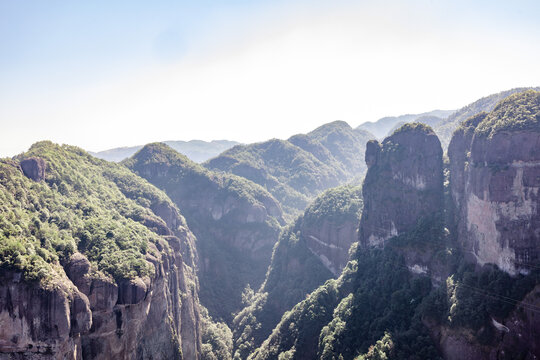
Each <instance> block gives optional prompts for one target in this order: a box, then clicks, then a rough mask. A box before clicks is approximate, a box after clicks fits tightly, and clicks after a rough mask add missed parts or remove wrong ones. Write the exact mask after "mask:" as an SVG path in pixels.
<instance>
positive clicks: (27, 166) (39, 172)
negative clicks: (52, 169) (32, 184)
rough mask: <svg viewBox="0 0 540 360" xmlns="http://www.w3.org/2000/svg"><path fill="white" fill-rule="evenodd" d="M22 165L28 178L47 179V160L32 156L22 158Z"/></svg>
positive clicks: (35, 179)
mask: <svg viewBox="0 0 540 360" xmlns="http://www.w3.org/2000/svg"><path fill="white" fill-rule="evenodd" d="M20 165H21V168H22V171H23V173H24V175H25V176H26V177H27V178H29V179H32V180H34V181H41V180H43V179H45V169H46V167H47V164H46V163H45V160H43V159H40V158H38V157H30V158H28V159H25V160H22V161H21V163H20Z"/></svg>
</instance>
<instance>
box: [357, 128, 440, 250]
mask: <svg viewBox="0 0 540 360" xmlns="http://www.w3.org/2000/svg"><path fill="white" fill-rule="evenodd" d="M365 158H366V163H367V165H368V172H367V174H366V178H365V180H364V184H363V199H364V210H363V213H362V218H361V221H360V230H359V239H360V243H361V244H362V245H363V246H376V247H381V246H384V242H385V241H386V240H387V239H389V238H391V237H393V236H397V235H399V234H402V233H404V232H407V231H410V230H412V229H413V228H414V227H415V226H416V225H417V224H418V221H419V220H421V219H424V218H429V217H432V216H435V215H436V214H438V213H440V212H441V209H443V170H442V169H443V165H442V149H441V144H440V142H439V139H438V138H437V136H436V135H435V133H434V132H433V131H432V130H431V128H429V127H427V126H426V125H422V124H406V125H404V126H402V127H401V128H400V129H398V130H396V132H394V134H393V135H392V136H389V137H387V138H386V139H385V140H384V141H383V142H382V143H380V144H379V143H378V142H377V141H370V142H368V143H367V147H366V156H365Z"/></svg>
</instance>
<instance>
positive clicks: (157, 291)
mask: <svg viewBox="0 0 540 360" xmlns="http://www.w3.org/2000/svg"><path fill="white" fill-rule="evenodd" d="M161 245H162V246H164V247H165V246H166V244H165V243H163V244H161ZM169 248H170V249H171V251H168V252H166V251H162V252H158V251H157V248H155V247H154V249H153V250H155V253H158V254H160V255H159V257H158V258H154V257H152V256H150V255H149V256H148V258H147V260H148V261H150V262H151V263H153V264H154V266H155V270H156V271H155V273H156V276H155V277H154V278H152V279H150V278H145V279H140V278H138V279H136V280H132V281H123V282H121V283H120V284H117V283H116V282H115V281H114V280H112V279H110V278H106V277H103V276H97V275H96V274H95V272H94V271H93V269H92V267H91V265H90V262H89V261H88V260H87V259H86V257H85V256H84V255H82V254H80V253H75V254H74V255H73V256H72V257H71V259H70V261H69V262H68V263H67V264H66V266H65V270H66V272H67V275H68V276H69V278H68V277H65V278H62V279H58V280H55V282H54V283H53V284H52V285H51V286H50V289H49V288H48V287H44V286H43V285H40V284H39V283H35V284H28V283H26V282H23V281H21V274H20V273H12V272H9V273H6V274H3V275H2V277H1V279H0V309H1V310H0V323H1V324H2V326H1V327H0V353H5V354H0V359H4V358H5V359H11V358H12V357H11V356H12V355H10V354H13V353H18V354H21V355H23V358H25V359H26V358H28V359H33V358H36V359H37V358H39V359H81V358H82V359H152V358H153V359H156V358H159V359H170V358H180V357H181V354H183V356H184V358H186V359H198V356H199V353H200V350H201V349H200V347H201V338H200V329H199V323H200V319H199V318H200V315H199V310H198V303H197V293H196V290H197V289H196V285H195V284H196V278H195V277H194V274H193V271H192V270H191V268H189V267H187V266H186V264H184V263H183V261H182V257H181V256H178V255H175V251H173V250H172V249H175V250H176V251H178V254H179V252H180V241H179V239H178V238H176V237H170V239H169ZM70 280H71V281H70ZM175 334H179V336H178V337H177V336H176V335H175Z"/></svg>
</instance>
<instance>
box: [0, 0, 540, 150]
mask: <svg viewBox="0 0 540 360" xmlns="http://www.w3.org/2000/svg"><path fill="white" fill-rule="evenodd" d="M539 3H540V2H538V1H519V0H516V1H505V2H502V1H501V2H497V1H436V0H433V1H427V0H415V1H339V0H338V1H331V2H330V1H294V0H293V1H193V2H182V1H180V2H178V1H152V2H148V1H41V0H39V1H12V0H0V125H1V129H2V130H1V131H0V156H7V155H9V156H11V155H14V154H16V153H18V152H21V151H23V150H25V149H26V148H28V146H29V145H31V144H32V143H33V142H35V141H37V140H41V139H51V140H53V141H56V142H61V143H69V144H74V145H79V146H81V147H84V148H86V149H89V150H102V149H106V148H111V147H116V146H123V145H134V144H142V143H146V142H150V141H159V140H170V139H173V140H189V139H195V138H198V139H204V140H210V139H221V138H227V139H232V140H237V141H243V142H251V141H261V140H265V139H267V138H270V137H281V138H285V137H288V136H290V135H292V134H294V133H297V132H305V131H309V130H310V129H312V128H315V127H316V126H318V125H320V124H322V123H325V122H329V121H333V120H336V119H341V120H345V121H347V122H349V124H351V125H352V126H357V125H359V124H360V123H362V122H364V121H373V120H376V119H377V118H379V117H382V116H385V115H399V114H403V113H411V112H422V111H428V110H432V109H435V108H443V109H451V108H457V107H460V106H463V105H466V104H467V103H469V102H471V101H474V100H476V99H477V98H479V97H482V96H485V95H488V94H490V93H493V92H498V91H501V90H505V89H508V88H512V87H517V86H538V85H540V65H539V64H540V45H539V44H540V20H539V19H540V5H539Z"/></svg>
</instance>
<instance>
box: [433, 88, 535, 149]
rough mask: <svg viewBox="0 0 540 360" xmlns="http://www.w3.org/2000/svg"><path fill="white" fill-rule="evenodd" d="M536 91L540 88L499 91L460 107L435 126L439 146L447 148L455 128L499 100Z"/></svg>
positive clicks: (490, 107)
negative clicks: (520, 93) (439, 141)
mask: <svg viewBox="0 0 540 360" xmlns="http://www.w3.org/2000/svg"><path fill="white" fill-rule="evenodd" d="M531 89H532V90H536V91H539V90H540V87H534V88H533V87H521V88H514V89H511V90H506V91H501V92H500V93H497V94H491V95H489V96H486V97H483V98H481V99H479V100H476V101H475V102H473V103H472V104H469V105H467V106H464V107H462V108H461V109H459V110H456V111H455V112H454V113H453V114H451V115H450V116H448V118H447V119H445V120H444V121H442V122H440V123H439V124H438V125H436V126H435V127H434V128H433V129H434V130H435V133H436V134H437V136H438V137H439V139H440V140H441V144H442V146H443V149H447V148H448V144H449V143H450V138H451V137H452V134H453V132H454V130H456V129H457V127H458V126H459V125H460V124H461V123H463V122H464V121H465V120H467V119H468V118H470V117H471V116H474V115H476V114H479V113H481V112H482V111H486V112H490V111H491V110H493V108H495V105H497V104H498V103H499V102H500V101H501V100H504V99H506V98H507V97H508V96H510V95H512V94H515V93H519V92H523V91H526V90H531Z"/></svg>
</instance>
